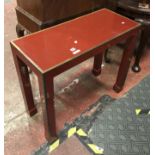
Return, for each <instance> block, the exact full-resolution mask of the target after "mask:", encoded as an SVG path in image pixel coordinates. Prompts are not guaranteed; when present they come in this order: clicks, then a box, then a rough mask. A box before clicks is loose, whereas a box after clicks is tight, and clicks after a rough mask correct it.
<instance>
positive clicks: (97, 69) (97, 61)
mask: <svg viewBox="0 0 155 155" xmlns="http://www.w3.org/2000/svg"><path fill="white" fill-rule="evenodd" d="M103 53H104V52H102V53H99V54H97V55H96V56H94V66H93V70H92V73H93V74H94V75H95V76H98V75H99V74H101V65H102V60H103Z"/></svg>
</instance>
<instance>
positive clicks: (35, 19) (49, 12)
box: [16, 0, 116, 37]
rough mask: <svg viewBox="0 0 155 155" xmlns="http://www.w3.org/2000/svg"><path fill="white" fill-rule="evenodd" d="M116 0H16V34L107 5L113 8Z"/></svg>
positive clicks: (37, 28)
mask: <svg viewBox="0 0 155 155" xmlns="http://www.w3.org/2000/svg"><path fill="white" fill-rule="evenodd" d="M115 1H116V0H17V7H16V14H17V20H18V24H17V26H16V31H17V35H18V36H19V37H20V36H23V35H24V31H25V30H26V31H27V32H36V31H39V30H41V29H44V28H47V27H50V26H53V25H55V24H58V23H60V22H64V21H67V20H69V19H72V18H75V17H78V16H80V15H84V14H86V13H89V12H93V11H95V10H97V9H100V8H103V7H107V8H110V9H113V8H114V7H115V4H116V2H115Z"/></svg>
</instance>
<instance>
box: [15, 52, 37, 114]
mask: <svg viewBox="0 0 155 155" xmlns="http://www.w3.org/2000/svg"><path fill="white" fill-rule="evenodd" d="M13 58H14V62H15V66H16V70H17V74H18V78H19V82H20V87H21V90H22V94H23V97H24V101H25V102H24V103H25V107H26V109H27V111H28V113H29V115H30V116H33V115H34V114H36V113H37V108H36V106H35V104H34V100H33V95H32V88H31V83H30V78H29V73H28V68H27V66H26V64H25V63H24V62H23V61H22V60H20V59H19V58H18V57H17V56H16V55H15V54H13Z"/></svg>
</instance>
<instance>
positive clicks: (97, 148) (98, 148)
mask: <svg viewBox="0 0 155 155" xmlns="http://www.w3.org/2000/svg"><path fill="white" fill-rule="evenodd" d="M88 146H89V147H90V148H91V150H92V151H93V152H94V153H95V154H103V152H104V150H103V149H102V148H100V147H98V146H96V145H95V144H88Z"/></svg>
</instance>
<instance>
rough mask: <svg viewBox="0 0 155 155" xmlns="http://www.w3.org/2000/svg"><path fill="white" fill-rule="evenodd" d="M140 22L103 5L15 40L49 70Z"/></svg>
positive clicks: (40, 66) (29, 57)
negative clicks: (101, 7)
mask: <svg viewBox="0 0 155 155" xmlns="http://www.w3.org/2000/svg"><path fill="white" fill-rule="evenodd" d="M137 26H139V24H138V23H137V22H135V21H132V20H130V19H128V18H126V17H123V16H121V15H118V14H116V13H114V12H112V11H110V10H108V9H101V10H99V11H95V12H93V13H90V14H87V15H84V16H81V17H79V18H76V19H74V20H71V21H68V22H65V23H62V24H59V25H57V26H54V27H51V28H48V29H45V30H42V31H39V32H36V33H33V34H30V35H27V36H25V37H22V38H19V39H17V40H14V41H12V44H13V45H14V46H16V48H18V51H19V52H21V53H22V54H23V55H24V56H26V57H27V58H28V59H29V60H30V61H31V62H32V63H33V64H34V65H35V66H37V67H38V69H39V70H41V71H42V72H45V71H47V70H49V69H52V68H55V67H56V66H57V65H61V64H63V63H64V62H66V61H69V60H71V59H73V58H75V57H77V56H79V55H81V54H83V53H85V52H87V51H89V50H90V49H93V48H95V47H97V46H99V45H102V44H104V43H105V42H106V41H108V40H111V39H113V38H116V37H117V36H119V35H120V34H123V33H125V32H128V31H129V30H132V29H134V28H136V27H137Z"/></svg>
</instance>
